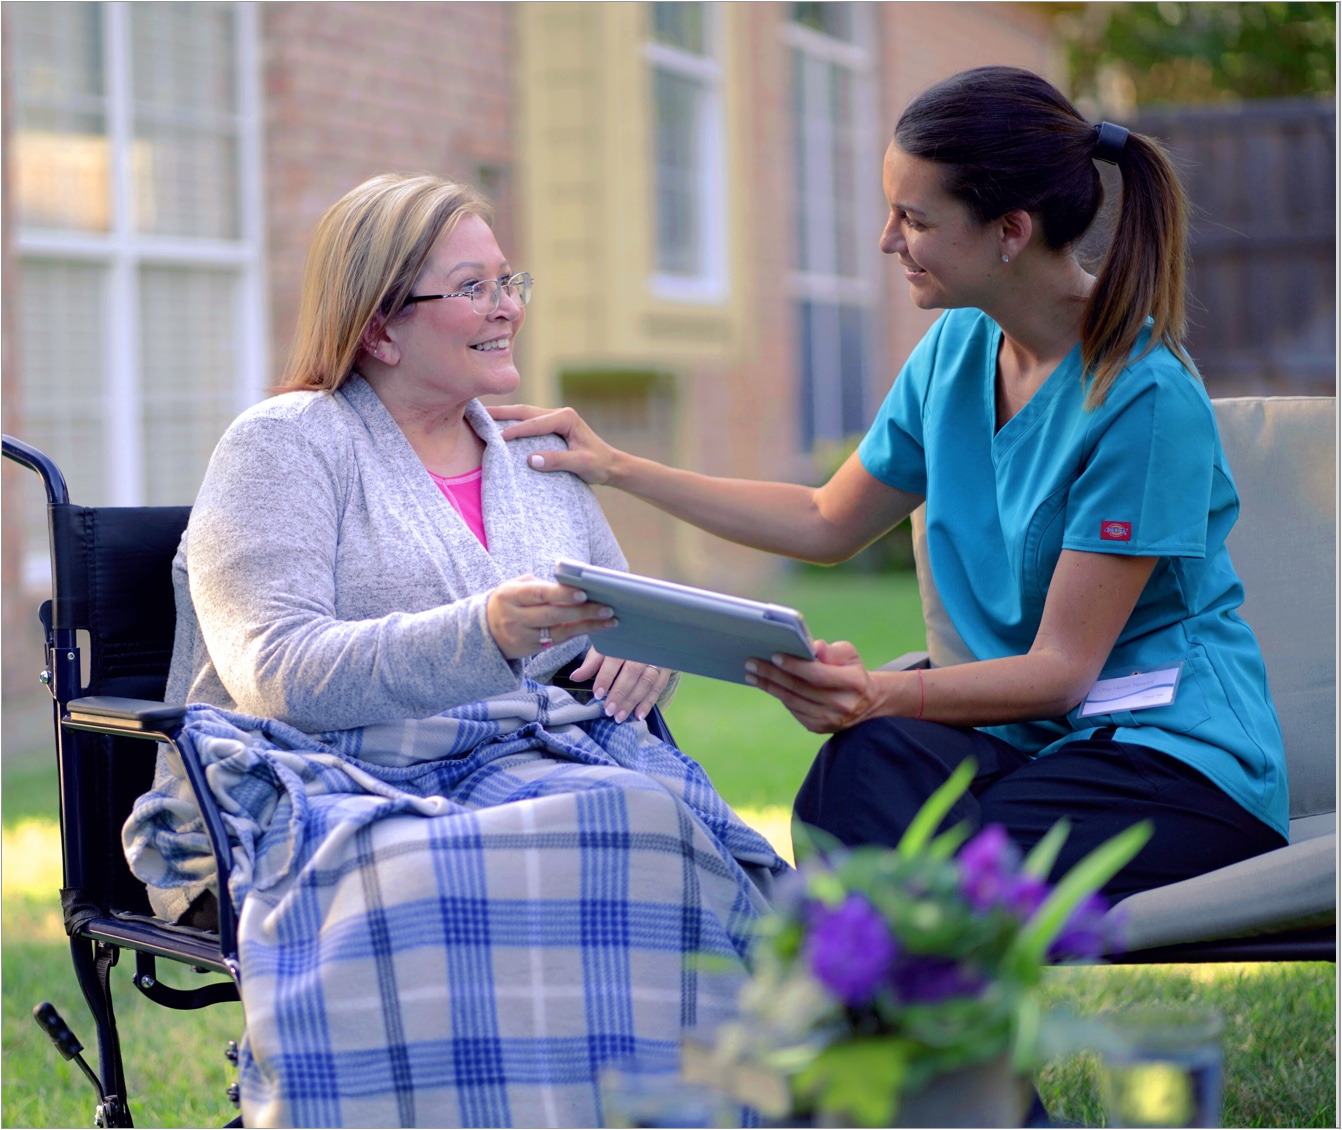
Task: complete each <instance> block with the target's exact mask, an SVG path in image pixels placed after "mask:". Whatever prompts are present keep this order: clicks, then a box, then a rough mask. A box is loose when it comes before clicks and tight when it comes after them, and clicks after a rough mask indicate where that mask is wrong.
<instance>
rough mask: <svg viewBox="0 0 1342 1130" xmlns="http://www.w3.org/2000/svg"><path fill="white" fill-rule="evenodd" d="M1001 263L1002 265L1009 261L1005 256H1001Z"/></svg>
mask: <svg viewBox="0 0 1342 1130" xmlns="http://www.w3.org/2000/svg"><path fill="white" fill-rule="evenodd" d="M1002 262H1003V263H1010V262H1011V260H1010V259H1008V258H1007V257H1006V256H1005V255H1003V256H1002Z"/></svg>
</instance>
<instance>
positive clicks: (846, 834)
mask: <svg viewBox="0 0 1342 1130" xmlns="http://www.w3.org/2000/svg"><path fill="white" fill-rule="evenodd" d="M1112 733H1113V731H1099V732H1098V733H1097V734H1096V735H1095V736H1094V737H1092V738H1089V739H1086V740H1083V741H1076V742H1072V743H1070V744H1069V745H1068V746H1066V747H1065V748H1064V749H1062V750H1059V751H1058V752H1057V753H1051V754H1049V755H1048V756H1046V757H1040V758H1031V757H1029V756H1027V755H1026V754H1023V753H1021V752H1020V751H1019V750H1017V749H1016V748H1015V747H1014V746H1011V745H1009V744H1008V743H1006V742H1004V741H1002V740H1001V739H1000V738H996V737H993V736H992V735H990V734H984V733H981V732H979V731H978V730H968V729H958V728H956V727H953V726H943V725H941V724H940V723H938V722H925V721H919V720H917V719H912V718H874V719H872V720H871V721H868V722H863V723H861V724H859V725H857V726H854V727H853V728H852V729H850V730H844V731H842V732H841V733H838V734H835V735H834V737H832V738H831V739H830V740H829V741H828V742H826V743H825V745H824V746H823V747H822V748H821V750H820V752H819V753H818V754H817V755H816V759H815V763H814V764H813V765H812V766H811V770H810V772H809V773H808V774H807V776H806V780H805V781H804V782H803V783H802V787H801V791H800V792H799V793H798V794H797V801H796V815H797V817H798V818H799V819H801V820H802V821H803V822H805V823H807V824H811V825H813V826H815V827H818V828H822V829H824V830H825V831H826V832H829V833H830V834H831V835H833V836H835V837H837V838H838V839H839V840H840V841H842V842H843V843H845V844H848V845H850V846H855V845H857V844H883V845H885V846H888V847H893V846H894V845H895V844H896V843H897V842H898V841H899V838H900V836H901V835H902V834H903V832H904V829H905V828H906V827H908V825H909V823H910V822H911V821H912V820H913V817H914V815H915V814H916V813H917V811H918V809H919V808H920V807H921V806H922V804H923V801H924V800H926V799H927V797H928V796H930V795H931V794H932V793H933V792H934V791H935V790H936V789H937V788H938V787H939V786H940V785H941V784H942V783H943V782H945V780H946V779H947V777H949V776H950V775H951V773H952V772H954V770H955V768H956V766H958V765H959V764H960V762H962V761H963V760H964V759H965V758H966V757H971V756H972V757H973V758H974V760H975V762H976V763H977V766H978V771H977V775H976V776H975V778H974V781H973V784H972V785H971V786H970V789H969V792H967V793H966V794H965V795H964V796H963V797H962V798H961V799H960V800H959V801H958V802H957V803H956V805H955V807H954V808H952V809H951V811H950V814H949V815H948V816H947V817H946V820H945V821H944V823H943V824H942V828H943V829H945V828H949V827H951V826H952V825H954V824H958V823H959V822H960V821H962V820H967V821H969V823H970V825H971V827H972V828H974V829H975V830H977V829H978V828H980V827H982V826H983V825H985V824H1001V825H1003V826H1004V827H1005V828H1006V830H1007V834H1008V835H1009V836H1010V837H1011V839H1012V840H1013V841H1014V842H1015V843H1016V844H1017V845H1018V846H1019V847H1020V848H1021V850H1022V851H1029V850H1030V848H1031V847H1033V846H1034V845H1035V843H1037V842H1038V841H1039V840H1040V839H1041V838H1042V837H1043V836H1044V834H1045V833H1046V832H1047V831H1048V830H1049V828H1051V827H1052V826H1053V824H1054V823H1055V822H1056V821H1057V820H1058V819H1059V818H1060V817H1062V816H1066V817H1067V818H1068V820H1069V821H1070V822H1071V833H1070V835H1069V836H1068V837H1067V843H1066V844H1065V845H1064V847H1063V849H1062V852H1061V854H1060V855H1059V857H1058V861H1057V864H1056V865H1055V867H1054V871H1053V875H1052V876H1051V878H1052V879H1053V880H1054V881H1056V880H1057V879H1059V878H1060V877H1061V876H1062V875H1063V874H1064V873H1066V871H1067V870H1068V869H1069V868H1070V867H1071V866H1072V865H1073V864H1075V863H1076V862H1077V861H1078V860H1080V859H1081V858H1082V857H1083V856H1085V855H1086V854H1087V853H1088V852H1089V851H1090V850H1091V849H1092V848H1095V847H1097V846H1099V845H1100V844H1101V843H1103V842H1104V841H1105V840H1107V839H1109V838H1110V837H1111V836H1114V835H1116V834H1118V833H1119V832H1121V831H1123V830H1124V829H1125V828H1127V827H1129V826H1131V825H1133V824H1135V823H1137V822H1138V821H1139V820H1143V819H1146V818H1148V817H1149V818H1150V819H1151V821H1152V823H1153V824H1154V828H1155V830H1154V834H1153V835H1152V837H1151V839H1150V840H1149V841H1147V844H1146V846H1145V847H1144V848H1143V849H1142V850H1141V851H1140V852H1139V853H1138V854H1137V856H1136V857H1135V858H1134V859H1133V860H1132V861H1131V862H1130V863H1129V864H1128V865H1127V866H1126V867H1125V868H1124V869H1123V870H1122V871H1120V872H1119V873H1118V874H1117V875H1116V876H1115V877H1114V878H1113V879H1112V880H1111V881H1110V882H1109V884H1108V885H1107V886H1106V887H1105V888H1104V893H1105V894H1106V895H1107V896H1108V897H1109V898H1110V899H1117V898H1121V897H1123V896H1125V895H1129V894H1132V893H1133V892H1134V891H1143V890H1147V889H1148V888H1151V887H1159V886H1163V885H1164V884H1166V883H1173V882H1176V881H1177V880H1179V879H1188V878H1191V877H1192V876H1194V875H1201V874H1203V873H1205V872H1207V871H1213V870H1215V869H1216V868H1218V867H1224V866H1226V865H1227V864H1230V863H1237V862H1238V861H1239V860H1241V859H1248V858H1249V857H1251V856H1255V855H1259V854H1261V853H1262V852H1265V851H1271V850H1272V849H1274V848H1279V847H1284V846H1285V845H1286V839H1285V837H1284V836H1282V835H1281V834H1280V833H1279V832H1276V831H1274V830H1273V829H1271V828H1269V827H1268V826H1267V825H1266V824H1264V823H1263V822H1262V821H1261V820H1258V819H1257V818H1256V817H1254V816H1251V815H1250V814H1249V813H1248V812H1246V811H1245V810H1244V809H1243V808H1241V807H1240V806H1239V805H1238V804H1237V803H1236V802H1235V801H1233V800H1231V799H1230V797H1228V796H1227V795H1226V794H1225V793H1223V792H1222V791H1221V790H1220V789H1219V788H1217V787H1216V786H1215V785H1214V784H1212V782H1211V781H1209V780H1208V779H1207V778H1206V777H1204V776H1203V775H1202V774H1201V773H1199V772H1198V771H1197V770H1195V769H1191V768H1189V767H1188V766H1187V765H1185V764H1184V763H1183V762H1181V761H1178V760H1176V759H1175V758H1173V757H1170V756H1168V755H1167V754H1164V753H1159V752H1157V751H1156V750H1153V749H1148V748H1146V747H1144V746H1138V745H1130V744H1128V743H1126V742H1116V741H1114V740H1113V739H1112V737H1111V736H1110V735H1111V734H1112Z"/></svg>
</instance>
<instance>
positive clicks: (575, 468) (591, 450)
mask: <svg viewBox="0 0 1342 1130" xmlns="http://www.w3.org/2000/svg"><path fill="white" fill-rule="evenodd" d="M486 411H487V412H488V413H489V414H490V415H491V416H493V417H494V419H496V420H498V421H499V422H500V423H503V422H505V421H508V420H515V421H518V422H517V423H514V424H511V425H510V426H508V427H506V428H504V429H503V438H504V439H505V440H508V439H521V438H522V437H523V436H548V435H558V436H563V438H564V442H565V443H567V444H568V450H567V451H545V452H537V453H536V454H535V455H532V456H531V457H530V458H529V459H528V460H527V465H528V466H529V467H531V468H532V469H533V470H535V471H571V472H572V473H573V474H575V475H577V476H578V478H580V479H582V481H583V482H585V483H593V484H595V485H598V486H599V485H601V484H603V483H606V482H609V481H610V476H611V471H612V469H613V467H614V464H615V461H616V460H617V459H618V458H619V456H620V452H618V451H617V450H616V449H615V448H613V447H611V445H610V444H608V443H607V442H606V441H605V440H604V439H602V438H601V437H600V436H599V435H597V434H596V432H594V431H592V429H591V428H590V427H588V425H587V422H586V421H585V420H584V419H583V418H582V417H581V416H579V415H578V413H576V412H575V411H573V409H572V408H536V407H534V406H533V405H530V404H491V405H489V406H488V407H487V408H486Z"/></svg>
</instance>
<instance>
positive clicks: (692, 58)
mask: <svg viewBox="0 0 1342 1130" xmlns="http://www.w3.org/2000/svg"><path fill="white" fill-rule="evenodd" d="M722 39H723V12H722V4H721V3H716V2H708V3H705V4H704V54H702V55H696V54H694V53H693V52H691V51H684V50H682V49H680V48H678V47H673V46H672V45H671V44H669V43H662V42H660V41H657V40H649V41H648V42H647V43H645V44H644V45H643V58H644V60H645V61H646V62H647V63H648V69H649V76H648V77H649V80H650V81H649V84H648V85H649V90H650V91H651V89H652V82H651V78H652V75H651V72H652V71H653V70H654V69H655V70H662V71H666V72H667V73H669V74H673V75H676V76H677V77H680V78H687V79H692V80H694V81H695V82H696V83H698V84H699V86H700V89H701V90H702V95H701V97H700V99H699V122H698V128H697V130H696V132H697V134H698V140H699V185H698V196H699V216H700V219H701V224H700V228H699V262H700V264H701V266H702V270H701V271H700V273H699V274H697V275H684V274H673V273H671V272H668V271H658V270H656V269H654V270H653V272H652V274H651V275H650V276H649V278H648V289H649V290H650V291H651V292H652V294H653V296H654V297H655V298H660V299H663V300H665V301H668V302H686V303H695V304H703V305H712V304H717V303H721V302H722V301H724V300H725V299H726V297H727V294H728V289H729V283H728V277H727V170H726V159H725V152H726V141H725V134H726V126H725V120H724V117H725V115H724V109H723V97H722V77H723V68H722ZM653 178H654V182H655V178H656V170H655V169H654V170H653ZM650 199H651V201H652V204H651V207H652V209H653V222H652V223H651V224H650V225H649V229H650V231H651V232H652V233H653V239H652V252H653V260H654V263H655V261H656V257H657V246H656V243H657V236H656V232H657V222H656V207H657V203H656V192H655V185H654V191H653V193H651V194H650Z"/></svg>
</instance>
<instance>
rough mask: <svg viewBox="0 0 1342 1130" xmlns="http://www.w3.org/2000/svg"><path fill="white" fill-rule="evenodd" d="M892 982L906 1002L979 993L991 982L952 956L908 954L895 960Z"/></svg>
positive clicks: (898, 994) (921, 1002)
mask: <svg viewBox="0 0 1342 1130" xmlns="http://www.w3.org/2000/svg"><path fill="white" fill-rule="evenodd" d="M890 983H891V986H892V987H893V988H894V990H895V995H896V996H897V997H899V999H900V1000H901V1001H903V1002H904V1003H905V1004H936V1003H937V1002H938V1001H944V1000H948V999H949V998H951V997H973V996H978V995H979V993H981V992H982V991H983V987H984V985H985V984H986V983H987V982H985V981H984V979H983V978H982V977H981V976H979V975H978V974H977V973H975V972H974V971H973V970H971V969H968V968H966V967H965V966H964V965H961V964H960V962H958V961H953V960H951V959H950V958H944V957H914V956H912V955H905V956H902V957H901V958H900V959H899V960H898V961H896V962H895V967H894V970H893V971H892V972H891V975H890Z"/></svg>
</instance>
